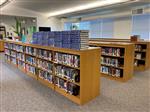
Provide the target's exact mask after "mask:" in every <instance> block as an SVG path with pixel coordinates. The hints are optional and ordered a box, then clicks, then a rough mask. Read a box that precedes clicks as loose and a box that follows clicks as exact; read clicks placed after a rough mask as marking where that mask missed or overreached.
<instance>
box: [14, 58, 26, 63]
mask: <svg viewBox="0 0 150 112" xmlns="http://www.w3.org/2000/svg"><path fill="white" fill-rule="evenodd" d="M16 59H17V60H18V61H22V62H24V63H25V60H21V59H18V58H16Z"/></svg>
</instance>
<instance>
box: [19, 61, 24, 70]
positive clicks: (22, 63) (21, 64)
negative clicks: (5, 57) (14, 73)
mask: <svg viewBox="0 0 150 112" xmlns="http://www.w3.org/2000/svg"><path fill="white" fill-rule="evenodd" d="M18 66H19V67H22V68H23V69H24V70H25V63H24V62H23V61H20V60H18Z"/></svg>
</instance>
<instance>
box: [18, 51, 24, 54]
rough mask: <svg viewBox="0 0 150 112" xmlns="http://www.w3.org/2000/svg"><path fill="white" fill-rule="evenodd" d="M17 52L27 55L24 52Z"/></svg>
mask: <svg viewBox="0 0 150 112" xmlns="http://www.w3.org/2000/svg"><path fill="white" fill-rule="evenodd" d="M16 52H18V53H22V54H25V53H24V52H22V51H16Z"/></svg>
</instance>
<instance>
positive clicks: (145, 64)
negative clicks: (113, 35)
mask: <svg viewBox="0 0 150 112" xmlns="http://www.w3.org/2000/svg"><path fill="white" fill-rule="evenodd" d="M91 42H120V43H133V44H134V45H135V49H134V52H135V58H134V70H135V71H145V70H148V69H150V41H144V40H140V41H135V42H134V41H130V39H104V38H100V39H90V43H91ZM137 57H138V58H137Z"/></svg>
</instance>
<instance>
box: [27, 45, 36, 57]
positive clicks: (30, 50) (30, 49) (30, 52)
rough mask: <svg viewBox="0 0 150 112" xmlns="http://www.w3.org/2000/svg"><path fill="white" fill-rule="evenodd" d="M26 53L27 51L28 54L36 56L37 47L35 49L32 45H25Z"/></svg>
mask: <svg viewBox="0 0 150 112" xmlns="http://www.w3.org/2000/svg"><path fill="white" fill-rule="evenodd" d="M26 53H27V54H30V55H34V56H36V54H37V49H36V48H33V47H29V46H27V47H26Z"/></svg>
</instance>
